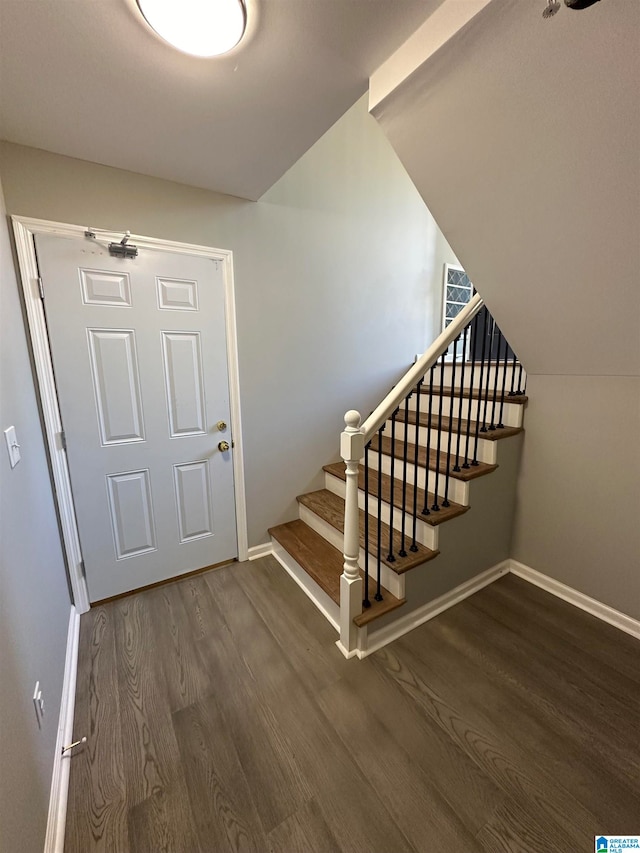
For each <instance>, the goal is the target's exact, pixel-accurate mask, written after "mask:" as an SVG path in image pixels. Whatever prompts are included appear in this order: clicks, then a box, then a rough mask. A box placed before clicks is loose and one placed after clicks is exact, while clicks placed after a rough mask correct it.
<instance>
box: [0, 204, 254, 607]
mask: <svg viewBox="0 0 640 853" xmlns="http://www.w3.org/2000/svg"><path fill="white" fill-rule="evenodd" d="M11 222H12V225H13V233H14V236H15V244H16V255H17V259H18V268H19V270H20V280H21V284H22V294H23V299H24V305H25V310H26V314H27V326H28V330H29V339H30V343H31V350H32V355H33V362H34V367H35V373H36V378H37V387H38V396H39V400H40V406H41V412H42V419H43V423H44V431H45V439H46V443H47V448H48V451H49V461H50V466H51V475H52V479H53V486H54V497H55V499H56V503H57V506H58V514H59V520H60V528H61V533H62V541H63V545H64V550H65V553H66V557H67V567H68V571H69V580H70V583H71V591H72V593H73V601H74V604H75V607H76V609H77V610H78V612H79V613H86V611H87V610H89V606H90V603H89V592H88V589H87V583H86V580H85V577H84V570H83V565H82V551H81V549H80V538H79V535H78V527H77V522H76V515H75V508H74V503H73V494H72V492H71V479H70V476H69V466H68V463H67V455H66V452H65V450H64V448H63V446H62V418H61V415H60V408H59V405H58V395H57V390H56V383H55V377H54V373H53V362H52V358H51V350H50V347H49V337H48V334H47V325H46V318H45V313H44V305H43V300H42V298H41V296H40V284H39V271H38V262H37V257H36V248H35V236H36V234H53V235H58V236H60V237H74V238H78V239H83V240H84V239H86V237H85V231H86V230H87V228H86V227H84V226H81V225H68V224H66V223H63V222H49V221H47V220H44V219H31V218H29V217H25V216H12V217H11ZM96 233H97V234H98V235H99V237H100V239H101V240H102V239H104V240H108V241H113V242H120V240H121V239H122V232H116V231H103V230H102V229H100V230H97V232H96ZM130 239H131V242H132V243H135V244H136V245H137V246H139V247H140V248H142V249H156V250H159V251H164V252H174V253H179V254H185V255H197V256H199V257H203V258H211V259H212V260H216V261H220V263H221V264H222V270H223V280H224V291H225V322H226V333H227V359H228V370H229V404H230V414H231V434H232V436H233V440H234V451H233V476H234V491H235V509H236V533H237V543H238V560H241V561H243V560H246V559H247V558H248V549H249V542H248V536H247V505H246V492H245V481H244V456H243V446H242V419H241V412H240V376H239V368H238V336H237V327H236V308H235V288H234V280H233V252H231V251H230V250H228V249H214V248H212V247H210V246H197V245H193V244H191V243H179V242H175V241H172V240H159V239H157V238H155V237H144V236H141V235H138V234H132V235H131V237H130Z"/></svg>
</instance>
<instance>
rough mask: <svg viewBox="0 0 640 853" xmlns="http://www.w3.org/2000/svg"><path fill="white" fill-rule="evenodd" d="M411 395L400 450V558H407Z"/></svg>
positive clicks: (405, 401) (406, 407)
mask: <svg viewBox="0 0 640 853" xmlns="http://www.w3.org/2000/svg"><path fill="white" fill-rule="evenodd" d="M412 394H413V391H411V392H410V393H409V394H408V395H407V396H406V397H405V399H404V445H403V448H402V449H403V454H402V462H403V471H402V533H401V536H400V550H399V551H398V554H399V555H400V556H401V557H406V556H407V549H406V548H405V547H404V546H405V528H406V524H407V459H408V455H409V442H408V441H407V435H408V432H409V400H410V399H411V395H412Z"/></svg>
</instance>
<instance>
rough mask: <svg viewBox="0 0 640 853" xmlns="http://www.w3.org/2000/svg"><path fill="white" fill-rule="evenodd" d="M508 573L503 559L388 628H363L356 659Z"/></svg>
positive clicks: (396, 638)
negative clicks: (367, 630) (365, 629)
mask: <svg viewBox="0 0 640 853" xmlns="http://www.w3.org/2000/svg"><path fill="white" fill-rule="evenodd" d="M508 573H509V560H504V561H503V562H502V563H498V564H497V565H496V566H493V567H492V568H490V569H486V571H484V572H481V573H480V574H479V575H476V576H475V577H473V578H471V579H470V580H468V581H465V582H464V583H462V584H460V585H459V586H457V587H455V588H454V589H451V590H449V592H445V593H444V595H441V596H440V597H439V598H435V599H434V600H433V601H428V602H427V603H426V604H423V605H422V606H420V607H417V608H416V609H415V610H412V611H411V612H410V613H407V614H406V615H405V616H399V617H398V618H397V619H396V620H395V621H394V622H392V623H391V624H390V625H385V627H384V628H379V629H378V630H377V631H372V632H371V633H370V634H368V635H367V634H366V633H365V632H364V630H363V629H360V631H361V642H360V644H359V648H358V653H357V654H358V657H359V658H360V659H362V658H365V657H367V656H368V655H370V654H371V653H372V652H376V651H378V649H381V648H382V647H383V646H386V645H388V644H389V643H391V642H393V641H394V640H398V639H400V637H402V636H404V635H405V634H408V633H409V631H413V629H414V628H417V627H418V626H419V625H423V624H424V623H425V622H428V621H429V620H430V619H433V618H434V617H435V616H438V615H439V614H440V613H443V612H444V611H445V610H448V609H449V608H450V607H454V606H455V605H456V604H459V603H460V602H461V601H464V599H465V598H469V596H470V595H473V594H474V593H476V592H479V590H481V589H483V588H484V587H485V586H489V584H491V583H493V582H494V581H497V580H498V578H501V577H503V576H504V575H506V574H508Z"/></svg>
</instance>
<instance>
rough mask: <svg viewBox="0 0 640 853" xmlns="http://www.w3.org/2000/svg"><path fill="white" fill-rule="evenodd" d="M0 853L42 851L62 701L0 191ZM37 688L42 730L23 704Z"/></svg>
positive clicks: (59, 594)
mask: <svg viewBox="0 0 640 853" xmlns="http://www.w3.org/2000/svg"><path fill="white" fill-rule="evenodd" d="M11 424H13V425H14V426H15V427H16V431H17V437H18V441H19V443H20V444H21V445H22V446H21V453H22V460H21V461H20V462H19V463H18V465H17V466H16V467H15V468H14V469H13V470H11V468H10V466H9V459H8V454H7V451H6V447H5V446H4V436H0V437H1V438H2V445H3V446H2V447H0V520H1V525H2V526H1V529H0V685H1V688H0V766H1V767H2V772H1V773H0V850H2V851H7V853H9V851H21V853H22V851H24V853H37V851H40V850H42V847H43V845H44V835H45V827H46V821H47V807H48V802H49V788H50V785H51V772H52V768H53V755H54V747H55V741H56V733H57V727H58V712H59V708H60V696H61V692H62V677H63V671H64V658H65V647H66V638H67V628H68V624H69V608H70V602H69V595H68V592H67V583H66V575H65V568H64V562H63V557H62V553H61V549H60V540H59V536H58V525H57V519H56V514H55V510H54V506H53V500H52V496H51V488H50V483H49V474H48V469H47V460H46V456H45V448H44V444H43V440H42V433H41V430H40V421H39V418H38V409H37V405H36V398H35V393H34V387H33V381H32V374H31V365H30V363H29V356H28V352H27V345H26V340H25V336H24V332H23V329H22V319H21V308H20V302H19V299H18V288H17V285H16V278H15V273H14V265H13V259H12V257H11V250H10V247H9V235H8V230H7V222H6V218H5V211H4V202H3V201H2V191H1V189H0V429H2V430H4V429H6V428H7V427H8V426H10V425H11ZM37 680H39V681H40V686H41V688H42V691H43V697H44V700H45V717H44V725H43V728H42V730H39V729H38V726H37V723H36V720H35V715H34V708H33V703H32V696H33V688H34V684H35V682H36V681H37Z"/></svg>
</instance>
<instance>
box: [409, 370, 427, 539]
mask: <svg viewBox="0 0 640 853" xmlns="http://www.w3.org/2000/svg"><path fill="white" fill-rule="evenodd" d="M423 384H424V377H423V378H422V379H421V380H420V382H418V387H417V389H416V423H415V430H414V437H415V445H414V447H413V521H412V528H413V529H412V532H411V547H410V548H409V550H410V551H413V552H414V553H415V552H416V551H417V550H418V546H417V544H416V533H417V531H418V453H419V449H420V398H421V396H422V385H423ZM405 429H407V430H408V429H409V423H408V422H407V423H406V426H405Z"/></svg>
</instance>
